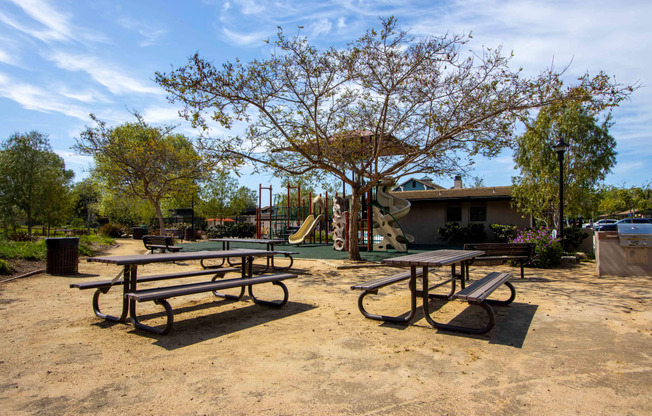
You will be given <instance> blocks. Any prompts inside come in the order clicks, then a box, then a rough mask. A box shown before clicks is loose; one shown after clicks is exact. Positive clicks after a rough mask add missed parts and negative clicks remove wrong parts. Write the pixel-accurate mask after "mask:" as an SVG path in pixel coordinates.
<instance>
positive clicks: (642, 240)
mask: <svg viewBox="0 0 652 416" xmlns="http://www.w3.org/2000/svg"><path fill="white" fill-rule="evenodd" d="M618 238H619V239H620V246H621V247H652V224H618Z"/></svg>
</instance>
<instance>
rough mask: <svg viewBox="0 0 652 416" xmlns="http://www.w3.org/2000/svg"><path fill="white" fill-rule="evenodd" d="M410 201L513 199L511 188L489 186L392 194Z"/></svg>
mask: <svg viewBox="0 0 652 416" xmlns="http://www.w3.org/2000/svg"><path fill="white" fill-rule="evenodd" d="M392 194H396V196H398V197H400V198H404V199H407V200H408V201H450V200H468V199H511V197H512V187H511V186H487V187H482V188H462V189H435V190H428V191H396V192H392Z"/></svg>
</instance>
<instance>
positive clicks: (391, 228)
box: [372, 180, 414, 251]
mask: <svg viewBox="0 0 652 416" xmlns="http://www.w3.org/2000/svg"><path fill="white" fill-rule="evenodd" d="M393 184H394V181H389V180H384V181H381V182H380V183H379V184H378V187H377V188H376V189H377V190H376V203H377V204H378V205H379V206H380V207H379V206H378V205H373V206H372V209H373V231H374V237H375V236H377V235H378V236H381V237H382V240H380V241H378V242H376V241H377V239H376V238H374V251H387V248H388V246H391V247H392V248H394V250H396V251H407V246H406V243H408V242H409V243H413V242H414V237H413V236H411V235H410V234H405V233H403V230H402V229H401V225H400V224H399V222H398V220H399V219H401V218H403V217H405V216H406V215H407V214H408V213H409V212H410V207H411V204H410V201H408V200H407V199H403V198H399V197H396V196H393V195H390V194H389V193H388V192H387V191H388V189H387V188H389V187H390V186H391V185H393ZM383 211H386V213H384V212H383Z"/></svg>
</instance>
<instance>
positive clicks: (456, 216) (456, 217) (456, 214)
mask: <svg viewBox="0 0 652 416" xmlns="http://www.w3.org/2000/svg"><path fill="white" fill-rule="evenodd" d="M452 221H454V222H460V221H462V207H461V206H460V205H449V206H448V207H446V222H452Z"/></svg>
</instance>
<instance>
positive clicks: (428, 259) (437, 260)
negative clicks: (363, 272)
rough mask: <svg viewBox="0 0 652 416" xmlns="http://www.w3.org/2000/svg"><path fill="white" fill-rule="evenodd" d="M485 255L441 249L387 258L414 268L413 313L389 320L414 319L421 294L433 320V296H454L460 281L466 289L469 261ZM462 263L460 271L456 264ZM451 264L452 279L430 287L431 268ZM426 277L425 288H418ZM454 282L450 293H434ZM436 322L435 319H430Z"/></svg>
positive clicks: (392, 262) (412, 275)
mask: <svg viewBox="0 0 652 416" xmlns="http://www.w3.org/2000/svg"><path fill="white" fill-rule="evenodd" d="M483 254H484V251H479V250H437V251H428V252H425V253H416V254H408V255H406V256H400V257H393V258H389V259H384V260H383V263H385V264H389V265H393V266H404V267H405V266H407V267H409V268H410V283H409V287H410V313H409V314H408V316H406V317H400V318H399V317H397V318H396V319H391V320H390V319H385V320H390V321H393V322H406V323H407V322H410V321H412V319H413V318H414V316H415V315H416V308H417V296H418V295H421V297H422V299H423V311H424V314H425V316H426V319H427V320H428V322H430V321H431V318H430V313H429V311H428V303H429V299H431V298H445V299H448V298H450V297H451V296H452V295H453V294H454V293H455V282H456V281H458V280H459V282H460V285H461V286H462V288H464V286H465V281H466V275H465V272H466V271H467V270H468V268H467V267H464V266H465V263H471V262H472V261H473V259H474V258H476V257H478V256H481V255H483ZM458 264H459V265H460V273H459V274H458V273H457V272H456V266H457V265H458ZM444 266H450V267H451V275H450V278H449V279H447V280H445V281H444V282H441V283H438V284H436V285H434V286H432V287H429V283H428V270H429V269H430V268H438V267H444ZM418 267H420V268H421V272H417V268H418ZM419 275H420V276H421V278H422V285H423V288H422V290H420V291H418V290H417V277H418V276H419ZM447 283H451V291H450V294H448V295H435V294H430V293H429V291H430V290H431V289H434V288H436V287H439V286H443V285H445V284H447ZM430 323H431V324H432V322H430Z"/></svg>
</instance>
